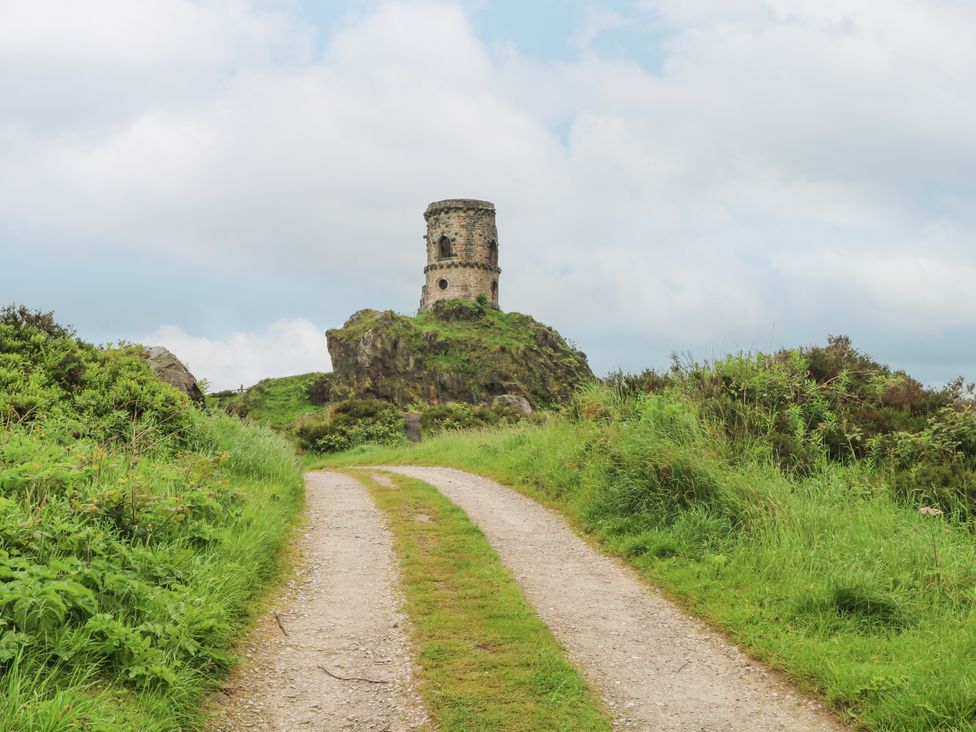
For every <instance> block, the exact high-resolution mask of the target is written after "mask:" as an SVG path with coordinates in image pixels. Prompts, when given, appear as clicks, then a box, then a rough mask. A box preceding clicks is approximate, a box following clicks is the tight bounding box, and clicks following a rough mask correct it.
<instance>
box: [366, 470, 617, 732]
mask: <svg viewBox="0 0 976 732" xmlns="http://www.w3.org/2000/svg"><path fill="white" fill-rule="evenodd" d="M355 475H356V477H357V478H358V479H360V480H361V481H362V482H363V483H364V484H365V485H366V486H367V488H368V489H369V491H370V493H371V494H372V496H373V498H374V500H375V501H376V503H377V505H378V506H379V507H380V508H381V509H382V510H383V511H384V513H386V515H387V517H388V518H389V524H390V528H391V529H392V531H393V536H394V548H395V550H396V553H397V556H398V558H399V562H400V567H401V576H402V583H403V587H404V591H405V595H406V611H407V614H408V615H409V617H410V619H411V623H412V636H413V641H414V644H415V647H416V649H417V655H418V659H419V663H420V670H421V684H420V689H421V693H422V695H423V697H424V701H425V703H426V705H427V708H428V710H429V712H430V714H431V716H432V717H433V719H434V721H435V722H436V724H437V726H438V728H439V729H442V730H479V731H480V730H506V731H507V732H519V731H522V730H524V731H526V732H528V731H530V730H531V731H532V732H543V731H545V730H570V729H574V730H575V729H586V730H594V731H597V730H609V729H611V725H610V721H609V718H608V716H607V712H606V709H605V708H604V706H603V704H602V702H601V701H600V700H599V699H598V698H597V696H596V695H595V694H594V693H593V692H592V691H591V690H590V689H589V688H588V686H587V684H586V682H585V681H584V680H583V677H582V676H581V675H580V673H579V671H578V670H576V668H574V667H573V666H572V664H570V663H569V662H568V661H567V660H566V659H565V658H564V657H563V649H562V648H561V647H560V645H559V643H558V642H557V641H556V639H555V638H554V637H553V636H552V634H551V633H550V632H549V629H548V628H547V627H546V625H545V624H544V623H543V622H542V621H541V620H540V619H539V617H538V616H537V615H536V613H535V610H534V609H533V608H532V606H531V605H530V604H529V603H528V601H527V600H526V599H525V597H524V596H523V595H522V592H521V590H520V589H519V587H518V585H517V584H516V582H515V580H514V578H513V577H512V575H511V574H510V573H509V572H508V570H507V569H505V567H504V566H503V565H502V563H501V561H500V560H499V558H498V555H497V554H495V552H494V550H493V549H492V548H491V546H490V545H489V543H488V540H487V539H486V538H485V536H484V534H483V533H482V532H481V530H480V529H478V527H477V526H475V525H474V524H473V523H472V522H471V521H470V520H469V519H468V517H467V515H466V514H465V513H464V511H462V510H461V509H460V508H458V507H457V506H456V505H454V504H453V503H451V501H449V500H448V499H447V498H445V497H444V496H443V495H441V494H440V493H439V492H438V491H437V490H436V489H435V488H433V487H432V486H430V485H428V484H426V483H423V482H421V481H418V480H412V479H409V478H405V477H403V476H397V475H387V477H388V478H389V479H390V480H391V481H392V485H393V486H395V488H391V487H389V486H387V485H384V484H381V483H380V482H379V481H377V480H374V479H373V478H372V477H370V476H368V475H367V474H364V473H361V472H356V473H355Z"/></svg>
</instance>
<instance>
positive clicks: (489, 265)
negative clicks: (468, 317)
mask: <svg viewBox="0 0 976 732" xmlns="http://www.w3.org/2000/svg"><path fill="white" fill-rule="evenodd" d="M424 218H425V219H426V220H427V234H426V235H425V237H424V238H425V239H427V266H426V267H424V274H425V275H426V276H427V283H426V284H425V285H424V289H423V290H422V291H421V293H420V312H423V311H424V310H429V309H430V308H431V307H432V306H433V304H434V303H435V302H437V301H438V300H477V299H478V296H479V295H484V296H485V297H486V298H488V302H490V303H491V305H492V307H496V308H497V307H498V275H499V274H501V271H502V270H501V268H500V267H499V266H498V230H497V229H496V228H495V205H494V204H493V203H489V202H488V201H475V200H472V199H468V198H452V199H448V200H446V201H435V202H434V203H432V204H430V205H429V206H428V207H427V210H426V211H424Z"/></svg>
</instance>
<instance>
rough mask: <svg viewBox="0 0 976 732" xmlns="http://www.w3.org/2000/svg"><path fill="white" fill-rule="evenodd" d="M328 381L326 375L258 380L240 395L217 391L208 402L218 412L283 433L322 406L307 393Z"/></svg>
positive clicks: (310, 374) (315, 374)
mask: <svg viewBox="0 0 976 732" xmlns="http://www.w3.org/2000/svg"><path fill="white" fill-rule="evenodd" d="M329 378H330V377H329V375H328V374H322V373H316V372H313V373H309V374H299V375H297V376H284V377H281V378H277V379H262V380H261V381H259V382H258V383H257V384H255V385H254V386H252V387H250V388H248V389H245V390H244V391H240V392H239V391H220V392H216V393H214V394H211V395H210V396H209V398H210V399H211V400H212V403H213V404H215V405H216V407H217V408H219V409H223V410H225V411H227V412H230V413H231V414H236V415H238V416H240V417H245V416H246V417H250V418H251V419H252V420H254V421H257V422H263V423H265V424H267V425H268V426H269V427H273V428H274V429H276V430H284V429H287V428H288V426H289V425H290V424H292V422H294V421H295V420H296V419H297V418H298V417H300V416H302V415H303V414H308V413H310V412H314V411H316V410H318V409H321V407H322V403H318V404H316V403H315V402H314V401H313V398H314V397H313V392H312V391H311V390H312V388H313V387H314V386H315V385H316V384H318V383H321V382H322V381H323V380H328V379H329Z"/></svg>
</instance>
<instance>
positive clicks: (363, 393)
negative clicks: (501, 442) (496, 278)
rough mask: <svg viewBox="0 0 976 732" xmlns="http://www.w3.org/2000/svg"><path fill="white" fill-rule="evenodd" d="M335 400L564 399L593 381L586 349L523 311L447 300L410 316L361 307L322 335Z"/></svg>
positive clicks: (546, 403) (544, 403)
mask: <svg viewBox="0 0 976 732" xmlns="http://www.w3.org/2000/svg"><path fill="white" fill-rule="evenodd" d="M326 336H327V338H328V345H329V354H330V355H331V357H332V366H333V368H334V369H335V375H336V382H335V387H334V389H333V391H334V393H335V395H336V396H337V397H338V398H350V397H354V398H360V399H362V398H366V399H384V400H386V401H389V402H392V403H394V404H397V405H400V406H406V405H409V404H412V403H417V402H427V403H434V402H440V403H444V402H466V403H469V404H482V403H484V402H486V401H491V399H492V397H494V396H498V395H500V394H517V395H520V396H524V397H526V398H527V399H528V400H529V401H530V402H531V403H532V405H533V406H535V407H537V408H538V407H550V406H554V405H558V404H564V403H566V402H567V401H568V400H569V399H570V397H571V396H572V394H573V392H574V391H575V390H576V389H577V388H578V387H579V386H580V385H582V384H584V383H587V382H588V381H591V380H592V379H593V373H592V372H591V371H590V367H589V365H588V364H587V361H586V355H585V354H583V353H582V352H580V351H578V350H577V349H575V348H574V347H573V346H572V345H570V344H569V343H567V342H566V341H565V340H564V339H563V338H562V336H560V335H559V333H557V332H556V331H555V330H553V329H552V328H550V327H548V326H546V325H543V324H542V323H539V322H537V321H536V320H534V319H533V318H531V317H529V316H528V315H523V314H521V313H506V312H502V311H500V310H496V309H494V308H492V307H490V306H489V305H487V304H486V303H483V302H481V303H479V302H462V301H460V300H451V301H445V302H439V303H436V304H435V306H434V307H433V308H432V309H431V310H429V311H426V312H423V313H420V314H419V315H417V316H414V317H408V316H405V315H399V314H397V313H394V312H392V311H385V312H379V311H376V310H361V311H359V312H358V313H355V314H354V315H353V316H352V317H350V318H349V320H348V321H347V322H346V324H345V325H344V326H343V327H342V328H336V329H334V330H330V331H328V332H327V333H326Z"/></svg>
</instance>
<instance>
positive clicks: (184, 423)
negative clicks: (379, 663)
mask: <svg viewBox="0 0 976 732" xmlns="http://www.w3.org/2000/svg"><path fill="white" fill-rule="evenodd" d="M0 373H2V376H0V378H2V379H3V389H2V390H0V415H2V424H0V669H2V671H3V674H4V677H3V681H0V694H4V695H5V698H6V699H7V700H8V701H7V706H6V711H4V707H3V706H2V705H0V719H2V718H3V717H2V715H4V714H5V715H6V720H5V721H6V723H7V724H8V726H7V727H4V728H5V729H45V728H50V729H63V728H71V726H72V724H73V723H72V722H70V720H71V719H74V718H75V715H74V714H72V713H70V710H71V709H73V708H77V709H82V710H84V716H85V718H87V719H88V720H89V721H90V722H98V723H99V724H100V725H101V726H100V727H98V728H99V729H117V728H118V729H122V728H126V729H131V728H136V727H139V728H144V729H155V728H157V727H158V728H170V729H173V728H177V727H185V726H188V725H195V724H197V723H198V722H199V718H198V711H197V702H198V701H199V699H200V695H201V693H202V691H203V688H204V686H205V685H206V684H208V683H210V680H211V679H213V678H214V677H215V676H217V675H219V674H221V673H223V671H225V670H226V669H227V667H228V665H229V663H230V662H231V660H232V657H231V655H230V646H231V644H232V642H233V640H234V639H235V637H236V636H237V635H238V634H239V633H240V632H241V629H242V623H243V622H244V621H245V619H246V614H247V611H248V608H249V606H250V603H251V601H252V599H253V597H254V594H255V592H256V591H257V590H258V589H259V588H260V587H261V585H262V582H264V581H266V580H267V579H268V577H269V576H270V573H271V572H272V571H273V570H274V568H275V562H276V559H275V558H276V556H277V549H278V548H280V546H281V543H282V542H283V540H284V535H285V532H286V530H287V528H288V527H289V526H290V524H291V522H292V520H293V517H294V515H295V513H296V511H297V510H298V508H299V506H300V503H301V481H300V474H299V471H298V467H297V465H296V463H295V460H294V457H293V455H292V454H291V451H290V450H289V448H288V445H287V443H285V442H284V440H282V439H281V438H280V437H278V436H276V435H274V434H272V433H270V432H269V431H268V430H267V429H262V428H255V427H248V426H246V425H244V424H242V423H240V422H239V421H238V420H235V419H232V418H230V417H208V416H206V415H205V414H203V413H201V412H200V411H199V410H197V409H196V408H195V407H194V406H192V405H191V403H190V402H189V401H188V399H187V398H186V397H185V396H184V395H182V394H180V393H179V392H177V391H176V390H175V389H173V388H172V387H170V386H168V385H165V384H163V383H161V382H160V381H159V380H158V379H156V377H155V376H154V375H153V373H152V371H151V370H150V369H149V367H148V366H147V365H146V364H145V363H144V362H143V360H142V358H141V351H140V349H138V348H126V349H122V350H117V351H105V350H100V349H96V348H93V347H92V346H89V345H87V344H85V343H82V342H80V341H77V340H75V339H74V338H73V337H72V335H71V333H70V331H69V330H68V329H64V328H60V327H59V326H56V324H53V319H51V320H50V321H49V320H48V319H47V317H46V316H41V315H36V314H35V315H34V316H25V315H24V313H22V312H20V311H11V310H10V309H8V310H6V311H4V313H3V315H2V316H0ZM272 496H276V497H277V498H276V499H274V500H272ZM282 499H284V500H282ZM25 679H30V685H29V686H25ZM93 684H96V685H97V687H98V690H97V691H95V690H93V689H92V686H93ZM119 695H121V697H122V698H124V699H125V700H126V701H125V702H124V703H122V704H119V702H118V697H119ZM11 699H17V700H19V703H18V705H17V706H16V708H15V707H14V706H13V705H12V703H11V702H10V701H9V700H11ZM45 710H47V711H45ZM11 725H12V726H11ZM18 725H24V726H18ZM79 728H81V727H79Z"/></svg>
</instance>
